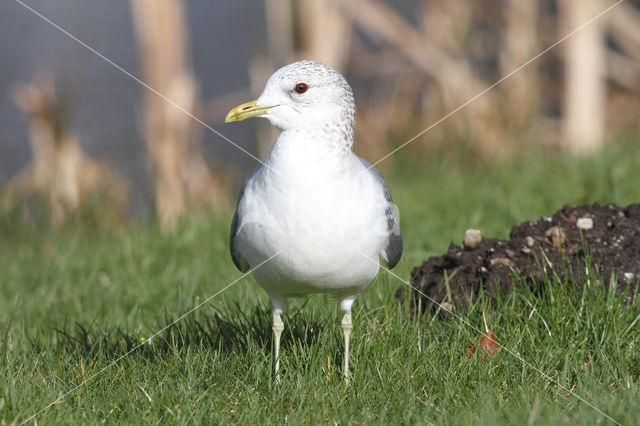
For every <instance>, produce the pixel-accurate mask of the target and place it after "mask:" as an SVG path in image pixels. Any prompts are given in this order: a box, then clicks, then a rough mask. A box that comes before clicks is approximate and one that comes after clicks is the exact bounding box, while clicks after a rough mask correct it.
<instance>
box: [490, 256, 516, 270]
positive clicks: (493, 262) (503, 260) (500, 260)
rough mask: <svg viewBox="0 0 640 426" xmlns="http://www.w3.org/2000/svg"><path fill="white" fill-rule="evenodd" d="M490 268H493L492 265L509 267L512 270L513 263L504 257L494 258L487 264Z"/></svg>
mask: <svg viewBox="0 0 640 426" xmlns="http://www.w3.org/2000/svg"><path fill="white" fill-rule="evenodd" d="M489 265H490V266H494V265H504V266H510V267H512V268H513V266H514V265H513V262H512V261H511V260H509V259H507V258H506V257H495V258H493V259H491V261H490V262H489Z"/></svg>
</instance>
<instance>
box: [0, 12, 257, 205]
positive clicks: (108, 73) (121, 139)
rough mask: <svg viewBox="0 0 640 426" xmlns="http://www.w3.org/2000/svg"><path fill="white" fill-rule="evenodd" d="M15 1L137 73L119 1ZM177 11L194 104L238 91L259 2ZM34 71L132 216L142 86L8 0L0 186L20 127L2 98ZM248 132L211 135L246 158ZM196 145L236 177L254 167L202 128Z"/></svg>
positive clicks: (138, 187) (18, 163) (2, 50)
mask: <svg viewBox="0 0 640 426" xmlns="http://www.w3.org/2000/svg"><path fill="white" fill-rule="evenodd" d="M24 1H25V3H26V4H28V5H29V6H30V7H32V8H33V9H35V10H37V11H38V12H40V13H41V14H42V15H44V16H46V17H47V18H49V19H50V20H51V21H53V22H55V23H56V24H58V25H59V26H61V27H62V28H64V29H65V30H67V31H69V32H70V33H72V34H74V35H75V36H76V37H78V38H79V39H80V40H82V41H83V42H85V43H87V44H88V45H90V46H91V47H93V48H94V49H96V50H97V51H99V52H100V53H102V54H103V55H105V56H106V57H108V58H109V59H111V60H113V61H114V62H115V63H117V64H118V65H120V66H121V67H122V68H124V69H126V70H127V71H129V72H131V73H132V74H134V75H136V76H140V71H139V68H138V63H137V52H136V43H135V39H134V33H133V28H132V20H131V14H130V4H129V0H109V1H100V0H56V1H55V2H52V1H47V0H24ZM187 4H188V9H187V14H188V20H189V23H190V26H191V56H192V62H193V65H194V69H195V73H196V77H197V79H198V80H199V84H200V88H201V91H202V93H201V97H202V99H204V100H206V99H211V98H213V97H216V96H219V95H223V94H225V93H229V92H233V91H235V90H238V89H241V88H244V87H247V86H248V84H249V81H248V73H247V53H249V52H250V51H251V49H252V48H253V49H255V48H256V46H257V48H260V45H259V44H258V45H256V44H255V43H254V41H255V40H259V39H260V38H261V37H263V36H262V34H264V23H263V18H262V16H263V13H262V12H263V11H262V7H263V4H262V2H250V1H236V2H209V1H205V0H198V1H190V2H187ZM39 71H47V72H51V73H52V74H53V75H54V76H55V78H56V81H57V83H58V88H59V89H61V91H63V92H64V93H65V94H66V95H67V96H68V97H69V101H70V121H71V126H72V128H73V129H74V131H75V133H76V134H77V135H78V136H79V137H80V139H81V141H82V143H83V146H84V148H85V149H86V150H87V152H89V153H90V154H91V155H92V156H94V157H97V158H99V159H103V160H105V161H106V162H107V163H109V164H110V165H111V166H112V167H114V168H115V169H117V170H118V171H120V172H121V173H122V174H123V175H125V176H126V177H127V178H128V179H130V180H131V181H132V183H133V188H132V190H133V192H132V203H133V210H134V212H135V213H136V215H139V214H142V213H145V212H146V211H148V207H149V205H150V196H149V182H148V168H147V164H146V159H145V148H144V144H143V143H142V140H141V138H140V124H141V120H140V119H141V116H140V107H141V101H142V97H141V94H142V91H143V90H146V89H144V88H143V87H141V86H140V85H139V84H138V83H136V82H135V81H134V80H132V79H131V78H130V77H128V76H126V75H125V74H123V73H122V72H120V71H118V70H117V69H116V68H114V67H113V66H112V65H110V64H108V63H106V62H105V61H104V60H102V59H100V58H99V57H98V56H96V55H94V54H93V53H91V52H90V51H88V50H87V49H86V48H84V47H82V46H81V45H79V44H78V43H76V42H75V41H73V40H72V39H70V38H69V37H68V36H66V35H65V34H63V33H62V32H60V31H59V30H57V29H55V28H54V27H52V26H51V25H50V24H48V23H46V22H45V21H43V20H42V19H41V18H40V17H38V16H36V15H35V14H33V13H32V12H31V11H29V10H28V9H26V8H25V7H23V6H22V5H20V4H19V3H18V2H16V1H14V0H4V1H3V2H2V3H1V4H0V185H1V184H2V183H5V182H6V181H7V180H8V179H10V178H11V177H12V176H14V175H15V174H16V173H17V172H18V171H19V170H20V169H21V168H22V167H24V166H25V165H26V164H28V162H29V158H30V153H29V146H28V141H27V138H26V128H25V122H24V119H23V117H21V115H20V114H19V113H18V111H17V110H16V108H15V106H14V104H13V101H12V99H11V93H12V89H13V88H14V87H15V86H16V85H18V84H20V83H21V82H27V81H31V80H32V79H33V78H34V76H35V75H36V74H37V73H38V72H39ZM233 106H234V105H230V106H229V107H230V108H231V107H233ZM222 119H223V118H222V117H221V119H220V120H219V121H222ZM253 126H254V125H253V124H252V123H247V124H246V125H243V126H221V125H219V124H218V125H216V126H215V128H216V130H219V131H220V132H222V133H223V134H225V135H226V136H227V137H229V138H230V139H232V140H234V141H235V142H237V143H238V144H239V145H241V146H243V147H245V148H246V149H248V150H249V151H252V152H255V129H254V127H253ZM203 138H204V145H205V149H206V153H207V154H208V156H210V157H212V158H216V159H222V160H223V161H224V162H225V163H226V164H228V165H231V166H232V167H234V168H240V169H241V170H240V172H241V173H244V172H245V170H248V169H250V168H253V167H255V160H252V159H250V158H248V157H247V156H246V155H245V154H243V153H241V152H240V151H238V150H237V149H236V148H234V147H232V146H231V145H229V144H228V143H227V142H225V141H224V140H222V139H221V138H220V137H218V136H217V135H215V134H213V133H212V132H209V131H207V130H204V132H203Z"/></svg>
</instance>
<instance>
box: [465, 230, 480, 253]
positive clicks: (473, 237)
mask: <svg viewBox="0 0 640 426" xmlns="http://www.w3.org/2000/svg"><path fill="white" fill-rule="evenodd" d="M481 242H482V232H480V230H479V229H467V230H466V231H465V233H464V245H465V247H468V248H474V247H477V246H478V244H480V243H481Z"/></svg>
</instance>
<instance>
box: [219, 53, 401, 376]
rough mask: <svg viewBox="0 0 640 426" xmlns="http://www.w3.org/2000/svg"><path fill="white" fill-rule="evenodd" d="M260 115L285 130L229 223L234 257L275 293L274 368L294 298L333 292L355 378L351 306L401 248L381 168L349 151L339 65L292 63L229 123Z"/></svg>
mask: <svg viewBox="0 0 640 426" xmlns="http://www.w3.org/2000/svg"><path fill="white" fill-rule="evenodd" d="M253 116H262V117H264V118H267V119H268V120H269V121H270V122H271V123H272V124H274V125H275V126H277V127H278V128H280V129H281V130H282V131H281V133H280V134H279V136H278V138H277V139H276V141H275V143H274V145H273V147H272V148H271V151H270V152H269V154H268V155H267V158H266V159H265V162H264V164H263V165H261V166H259V167H258V168H257V169H256V170H255V171H254V172H253V174H252V175H251V176H250V177H249V178H248V179H247V180H246V182H245V184H244V186H243V188H242V191H241V193H240V197H239V200H238V206H237V208H236V212H235V215H234V218H233V221H232V225H231V243H230V248H231V256H232V258H233V261H234V263H235V264H236V266H237V267H238V268H239V269H240V270H242V271H247V270H249V268H253V267H255V266H257V265H259V264H260V263H261V262H264V260H265V259H268V258H269V257H271V256H273V255H274V254H276V253H279V254H278V255H277V256H275V257H274V258H273V259H271V260H269V261H268V262H266V263H265V264H264V265H262V266H260V267H259V268H257V269H256V270H254V271H253V275H254V277H255V279H256V281H257V282H258V283H259V284H260V285H261V286H262V287H263V288H264V289H265V291H266V292H267V293H268V294H269V296H270V297H271V301H272V303H273V312H274V336H275V350H276V372H277V370H278V367H279V341H280V333H281V332H282V329H283V325H282V321H281V319H280V315H281V313H282V312H283V310H284V309H285V308H286V300H287V298H288V297H291V296H299V295H305V294H310V293H330V294H332V295H334V296H335V297H336V298H337V299H339V300H340V305H341V308H342V309H343V310H344V311H345V316H344V318H343V321H342V326H343V329H344V333H345V360H344V369H345V371H344V373H345V377H348V344H349V336H350V332H351V327H352V326H351V314H350V311H351V306H352V304H353V301H354V299H355V297H356V296H357V295H358V294H359V293H361V292H362V291H363V290H364V289H365V288H366V287H367V286H368V285H369V284H370V283H371V282H372V281H374V280H375V278H376V277H377V275H378V271H379V265H378V264H376V263H374V262H372V261H371V259H376V260H379V262H380V263H381V264H383V265H386V266H388V267H393V266H395V264H396V263H397V262H398V260H399V259H400V256H401V254H402V238H401V235H400V226H399V221H398V217H397V214H396V211H395V208H394V206H393V202H392V200H391V196H390V194H389V191H388V189H387V186H386V184H385V182H384V179H383V178H382V176H381V175H380V173H379V172H378V171H377V170H376V169H375V168H374V167H372V166H371V165H370V164H369V163H368V162H366V161H365V160H363V159H361V158H359V157H358V156H356V155H355V154H354V153H353V152H352V150H351V147H352V144H353V130H354V126H355V103H354V100H353V94H352V91H351V88H350V87H349V85H348V84H347V82H346V81H345V79H344V78H343V77H342V76H341V75H340V74H339V73H337V72H336V71H334V70H332V69H331V68H329V67H327V66H325V65H322V64H320V63H318V62H314V61H301V62H296V63H293V64H290V65H287V66H285V67H283V68H281V69H280V70H278V71H276V73H274V74H273V76H271V78H270V79H269V81H268V82H267V85H266V86H265V89H264V91H263V93H262V95H261V96H260V97H259V98H258V99H257V100H256V101H253V102H249V103H247V104H243V105H240V106H238V107H236V108H234V109H233V110H232V111H231V112H230V113H229V115H228V116H227V120H226V121H228V122H229V121H238V120H243V119H245V118H248V117H253Z"/></svg>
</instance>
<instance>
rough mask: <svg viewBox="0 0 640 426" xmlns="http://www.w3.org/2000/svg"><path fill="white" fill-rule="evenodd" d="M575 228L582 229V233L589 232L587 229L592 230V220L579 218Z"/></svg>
mask: <svg viewBox="0 0 640 426" xmlns="http://www.w3.org/2000/svg"><path fill="white" fill-rule="evenodd" d="M576 226H577V227H578V228H579V229H582V230H584V231H586V230H589V229H591V228H593V219H591V218H590V217H581V218H580V219H578V221H577V222H576Z"/></svg>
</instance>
